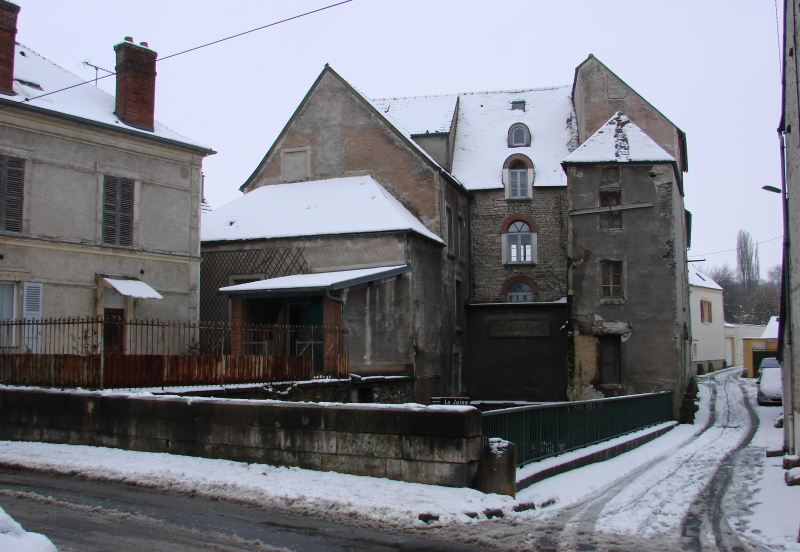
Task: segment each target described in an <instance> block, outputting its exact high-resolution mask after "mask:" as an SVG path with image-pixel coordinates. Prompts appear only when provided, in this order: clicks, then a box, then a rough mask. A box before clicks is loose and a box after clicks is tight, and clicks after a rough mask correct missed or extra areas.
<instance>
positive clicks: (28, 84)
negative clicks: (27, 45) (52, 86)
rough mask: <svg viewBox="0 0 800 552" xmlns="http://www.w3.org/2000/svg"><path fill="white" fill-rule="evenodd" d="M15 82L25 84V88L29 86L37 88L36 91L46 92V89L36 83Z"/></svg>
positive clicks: (19, 80)
mask: <svg viewBox="0 0 800 552" xmlns="http://www.w3.org/2000/svg"><path fill="white" fill-rule="evenodd" d="M20 53H22V52H20ZM14 80H15V81H17V82H18V83H20V84H24V85H25V86H27V87H29V88H35V89H36V90H42V91H44V89H43V88H42V87H41V86H40V85H38V84H36V83H35V82H31V81H26V80H22V79H14Z"/></svg>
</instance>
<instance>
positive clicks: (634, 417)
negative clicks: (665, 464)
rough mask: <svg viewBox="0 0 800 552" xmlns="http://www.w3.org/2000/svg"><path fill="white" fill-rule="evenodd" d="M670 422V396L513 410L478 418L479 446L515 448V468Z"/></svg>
mask: <svg viewBox="0 0 800 552" xmlns="http://www.w3.org/2000/svg"><path fill="white" fill-rule="evenodd" d="M671 420H672V391H662V392H659V393H645V394H641V395H628V396H624V397H611V398H606V399H594V400H589V401H574V402H559V403H550V404H539V405H535V406H518V407H513V408H503V409H500V410H491V411H488V412H484V413H483V440H484V445H485V444H486V443H487V442H488V439H489V438H491V437H500V438H501V439H505V440H506V441H511V442H512V443H514V444H515V445H516V446H517V466H523V465H525V464H528V463H530V462H535V461H537V460H542V459H544V458H548V457H550V456H556V455H558V454H562V453H565V452H569V451H571V450H576V449H579V448H583V447H586V446H589V445H593V444H595V443H599V442H601V441H607V440H608V439H613V438H614V437H619V436H620V435H625V434H626V433H631V432H632V431H637V430H639V429H644V428H646V427H649V426H652V425H656V424H659V423H662V422H669V421H671Z"/></svg>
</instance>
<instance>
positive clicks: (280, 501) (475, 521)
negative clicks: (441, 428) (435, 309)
mask: <svg viewBox="0 0 800 552" xmlns="http://www.w3.org/2000/svg"><path fill="white" fill-rule="evenodd" d="M744 387H745V391H746V392H747V393H748V395H749V396H750V399H751V401H752V404H754V403H755V400H754V397H753V394H754V393H755V390H754V387H753V383H752V381H750V380H747V381H745V382H744ZM700 404H701V408H700V411H699V412H698V416H697V420H696V423H695V424H694V425H679V426H676V427H675V428H674V429H672V430H671V431H669V432H667V433H666V434H665V435H664V436H662V437H659V438H657V439H655V440H654V441H651V442H650V443H647V444H645V445H643V446H641V447H639V448H637V449H635V450H633V451H630V452H628V453H625V454H623V455H621V456H618V457H617V458H614V459H611V460H608V461H605V462H601V463H597V464H592V465H589V466H586V467H584V468H580V469H576V470H572V471H570V472H567V473H564V474H561V475H558V476H555V477H551V478H549V479H546V480H544V481H541V482H539V483H536V484H534V485H532V486H530V487H528V488H527V489H524V490H522V491H520V492H519V493H518V494H517V497H516V499H512V498H511V497H508V496H500V495H486V494H482V493H480V492H478V491H475V490H472V489H453V488H448V487H438V486H433V485H422V484H416V483H403V482H399V481H391V480H388V479H377V478H370V477H361V476H354V475H344V474H338V473H334V472H316V471H310V470H303V469H299V468H280V467H274V466H267V465H263V464H245V463H241V462H231V461H227V460H210V459H204V458H192V457H184V456H174V455H169V454H153V453H142V452H131V451H123V450H117V449H106V448H98V447H85V446H70V445H54V444H47V443H27V442H11V441H1V442H0V463H3V464H6V465H20V466H27V467H30V468H34V469H37V470H42V471H52V472H55V473H63V474H75V473H80V474H81V475H82V476H83V477H88V478H92V479H100V480H114V481H122V482H126V483H135V484H139V485H142V486H148V487H152V488H157V489H163V490H170V491H174V492H182V493H196V494H199V495H205V496H209V497H216V498H222V499H236V500H239V501H244V502H247V503H251V504H256V505H263V506H265V507H273V506H277V507H291V508H292V510H293V511H294V512H295V513H298V514H309V515H313V516H317V517H319V518H322V519H328V520H332V521H343V522H349V523H353V522H354V521H355V520H357V522H358V523H361V524H363V525H366V526H372V527H378V528H382V529H384V530H390V531H391V530H395V531H398V530H404V529H424V528H429V529H432V528H435V527H439V528H442V529H445V530H447V531H450V532H452V531H455V532H456V533H455V534H460V531H459V530H458V527H462V528H464V529H465V528H466V526H468V525H469V526H472V527H471V531H470V532H471V533H475V531H476V530H478V531H479V527H478V526H480V525H481V524H482V523H485V522H486V521H487V519H488V517H490V516H491V511H492V510H502V512H503V514H504V516H505V521H504V522H503V523H504V525H503V526H502V527H503V531H504V532H506V533H508V532H519V533H520V534H525V533H526V532H530V531H531V530H532V528H533V525H534V523H533V522H537V521H546V520H547V519H548V518H550V517H552V516H553V515H556V514H558V513H559V512H560V511H562V510H563V509H564V508H567V507H569V506H571V505H574V504H576V503H579V502H581V501H582V500H583V499H584V498H585V497H587V496H588V495H589V494H591V493H593V492H595V491H597V490H600V489H602V488H603V487H606V486H608V485H610V484H611V483H612V482H614V481H615V480H617V479H619V478H621V477H624V476H625V475H627V474H631V473H633V472H634V471H636V470H637V469H638V468H640V467H642V466H645V465H649V464H651V463H653V461H654V460H655V459H657V458H659V457H661V456H662V455H664V454H665V453H668V452H671V451H674V450H675V449H677V448H678V447H679V446H681V445H683V444H684V443H688V442H689V441H691V440H692V439H693V438H694V437H695V436H696V435H697V434H698V433H700V432H701V430H702V429H703V427H704V426H705V424H706V421H707V420H708V418H709V414H710V411H709V392H708V387H707V386H706V385H701V403H700ZM756 408H757V409H758V414H759V416H760V418H761V426H760V429H759V431H758V432H757V433H756V436H755V438H754V440H753V442H752V444H751V447H750V448H749V449H748V452H749V454H746V455H742V457H743V459H742V460H740V464H742V466H741V474H739V466H737V476H736V481H734V484H733V487H732V491H731V492H732V493H734V495H735V499H736V500H737V501H739V502H741V503H742V507H741V508H740V509H738V510H737V511H736V512H734V513H733V514H732V517H733V519H732V520H731V522H732V525H735V526H736V527H737V528H738V529H739V530H740V531H742V532H743V533H744V534H745V536H746V537H747V538H749V539H751V540H754V541H758V542H761V543H763V544H764V545H766V546H768V547H769V548H770V549H771V550H790V551H797V552H800V544H797V543H796V539H797V531H798V527H799V525H798V524H799V523H800V519H798V518H800V513H798V511H797V509H796V508H793V509H792V508H787V505H789V504H798V503H800V487H787V486H786V485H785V483H784V482H783V474H784V470H782V469H781V458H780V457H778V458H770V459H767V458H766V457H765V455H764V450H765V449H766V448H777V447H780V446H781V444H782V440H781V439H782V433H781V432H782V430H780V429H775V428H773V427H772V424H773V421H774V418H775V417H776V416H777V414H778V413H779V412H780V409H779V408H775V407H756ZM718 421H719V420H718ZM737 423H738V422H737ZM725 425H728V424H727V423H726V424H725ZM729 433H730V434H731V435H738V436H739V437H741V432H739V433H736V432H732V433H731V432H729ZM707 434H708V437H709V438H710V439H708V440H704V441H702V442H703V443H705V445H706V446H705V447H703V446H699V445H698V446H697V447H696V452H697V453H698V455H701V456H704V455H707V454H708V453H710V452H712V449H713V448H714V447H716V446H720V447H722V446H724V445H726V443H724V442H721V441H725V440H726V439H727V440H730V439H734V438H735V437H733V436H730V437H724V436H721V435H722V434H720V433H716V434H715V433H714V431H713V430H711V431H709V432H707ZM701 437H703V436H701ZM714 437H716V441H718V442H715V440H714ZM697 441H698V442H700V441H701V439H699V438H698V439H697ZM730 444H731V443H727V445H730ZM706 460H708V459H706ZM558 461H559V460H558V459H551V460H550V462H558ZM678 467H679V466H678V464H677V463H676V464H675V465H674V468H675V469H678ZM691 471H692V470H691V469H689V470H687V472H689V473H687V479H686V487H685V491H686V492H685V494H686V498H685V500H682V501H681V500H675V503H676V506H675V508H673V509H671V508H670V507H669V506H668V507H666V508H665V509H664V510H663V511H662V512H661V513H660V514H659V516H658V519H656V520H654V522H653V529H652V530H653V531H659V530H662V529H663V530H667V529H666V528H668V527H673V528H674V527H675V526H676V523H678V522H679V521H680V518H681V517H682V516H683V511H682V510H681V508H680V507H679V503H681V502H686V501H688V502H691V500H692V498H691V497H693V496H694V495H695V494H696V493H697V492H698V491H699V490H701V489H702V488H703V486H704V485H705V484H706V483H707V481H706V480H705V479H703V478H700V477H698V478H694V479H693V478H692V474H691ZM520 476H524V472H523V470H521V473H520ZM640 479H641V480H637V482H636V483H635V484H634V485H632V486H631V487H632V488H630V489H628V490H627V491H626V492H628V493H630V494H633V495H639V496H640V497H646V498H647V500H650V496H651V494H652V496H653V497H654V498H653V499H652V500H657V499H658V496H657V495H658V489H657V481H655V480H651V479H649V478H640ZM662 499H663V497H662ZM612 502H613V501H612ZM521 504H524V505H530V504H533V505H535V508H534V509H528V510H524V511H521V512H514V507H515V506H518V505H521ZM609 511H611V512H612V514H613V512H614V510H613V504H611V503H610V504H609V507H608V508H607V509H606V512H607V513H608V512H609ZM487 513H489V514H490V515H489V516H487ZM421 514H432V515H434V516H438V517H439V520H438V521H436V522H433V523H430V524H427V525H426V524H425V523H424V522H422V521H420V519H419V516H420V515H421ZM476 514H477V515H476ZM635 515H636V512H630V511H623V510H622V509H621V510H620V515H618V516H615V515H606V516H605V517H604V518H603V521H602V524H600V525H598V529H600V530H603V531H609V532H611V531H626V530H628V529H630V528H631V527H629V526H633V525H638V524H639V521H641V520H636V519H633V517H635ZM631 516H633V517H631ZM626 520H627V521H626ZM491 523H492V524H493V530H497V529H499V526H497V525H496V523H497V520H492V522H491ZM603 524H605V525H603ZM487 529H490V526H487ZM455 534H454V536H455Z"/></svg>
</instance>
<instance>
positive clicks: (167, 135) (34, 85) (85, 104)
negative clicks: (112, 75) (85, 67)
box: [0, 44, 214, 154]
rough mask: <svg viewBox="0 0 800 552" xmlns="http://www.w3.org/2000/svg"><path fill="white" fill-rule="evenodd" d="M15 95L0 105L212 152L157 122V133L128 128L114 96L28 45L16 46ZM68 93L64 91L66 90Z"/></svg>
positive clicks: (207, 152) (155, 131) (3, 98)
mask: <svg viewBox="0 0 800 552" xmlns="http://www.w3.org/2000/svg"><path fill="white" fill-rule="evenodd" d="M14 54H15V58H14V92H15V93H16V95H14V96H5V95H2V96H0V103H2V104H6V105H8V104H12V105H17V106H19V107H23V108H27V109H32V110H34V111H41V112H47V113H49V114H52V115H57V116H61V117H66V118H69V119H73V120H77V121H80V122H85V123H89V124H94V125H101V126H104V127H106V128H113V129H115V130H117V131H121V132H125V133H128V134H133V135H137V136H141V137H143V138H150V139H156V140H158V141H162V142H170V143H175V144H179V145H181V146H184V147H190V148H191V149H194V150H197V151H200V152H202V153H205V154H212V153H214V151H213V150H211V149H210V148H208V147H207V146H204V145H202V144H200V143H198V142H195V141H193V140H190V139H189V138H186V137H185V136H182V135H180V134H178V133H177V132H175V131H173V130H170V129H169V128H167V127H165V126H164V125H162V124H161V123H159V122H157V121H156V122H155V124H154V131H152V132H150V131H147V130H142V129H137V128H134V127H131V126H128V125H126V124H125V123H123V122H122V121H120V119H119V117H117V116H116V115H115V114H114V110H115V108H116V106H115V99H114V96H112V95H111V94H109V93H107V92H105V91H104V90H101V89H100V88H98V87H97V86H94V85H92V84H91V83H88V84H82V83H84V82H85V81H84V80H83V79H82V78H80V77H79V76H78V75H75V74H74V73H70V72H69V71H67V70H66V69H63V68H62V67H59V66H58V65H56V64H55V63H53V62H51V61H49V60H48V59H45V58H44V57H42V56H41V55H39V54H37V53H36V52H34V51H33V50H31V49H30V48H28V47H27V46H23V45H22V44H17V45H16V48H15V50H14ZM68 87H73V88H69V89H68V90H62V89H64V88H68Z"/></svg>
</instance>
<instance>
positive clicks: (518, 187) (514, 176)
mask: <svg viewBox="0 0 800 552" xmlns="http://www.w3.org/2000/svg"><path fill="white" fill-rule="evenodd" d="M514 157H515V158H512V159H509V160H507V161H506V163H505V165H504V168H503V184H504V185H505V190H506V199H530V198H531V196H532V190H533V165H532V164H531V162H530V160H528V159H527V158H526V157H525V156H523V155H515V156H514Z"/></svg>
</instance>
